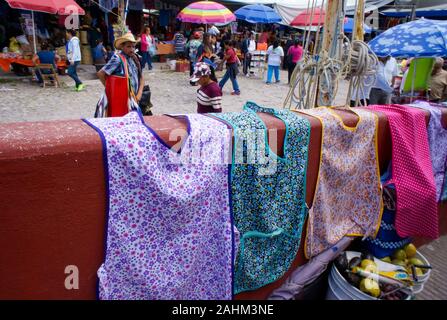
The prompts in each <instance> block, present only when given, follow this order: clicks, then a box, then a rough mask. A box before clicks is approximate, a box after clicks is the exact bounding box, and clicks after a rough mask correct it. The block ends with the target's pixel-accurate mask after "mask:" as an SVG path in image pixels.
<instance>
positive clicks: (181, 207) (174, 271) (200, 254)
mask: <svg viewBox="0 0 447 320" xmlns="http://www.w3.org/2000/svg"><path fill="white" fill-rule="evenodd" d="M185 117H186V118H187V120H188V122H189V125H188V131H189V135H188V136H187V137H186V138H185V139H183V140H184V141H182V142H181V143H182V146H181V149H180V151H179V152H175V151H173V150H172V149H171V148H170V147H169V146H167V145H166V144H165V143H164V142H163V141H162V140H161V139H160V137H159V136H158V135H157V134H156V133H155V132H154V131H153V130H152V129H151V128H149V127H148V126H146V125H145V124H144V122H143V118H142V116H141V115H140V114H139V113H137V112H130V113H129V114H128V115H126V116H125V117H122V118H101V119H90V120H85V121H86V122H87V123H88V124H89V125H90V126H92V127H93V128H94V129H95V130H96V131H97V132H98V133H99V135H100V136H101V138H102V141H103V148H104V151H105V161H106V163H105V165H106V169H107V170H106V176H107V177H108V178H107V194H108V223H107V240H106V254H105V261H104V263H103V264H102V265H101V267H100V268H99V270H98V277H99V295H100V298H101V299H145V300H155V299H157V300H158V299H163V300H173V299H182V300H197V299H203V300H204V299H218V300H220V299H232V274H233V259H232V258H233V255H234V252H233V251H234V246H233V241H234V239H233V232H232V230H233V228H232V217H231V211H230V200H229V165H228V161H226V160H227V159H226V158H225V157H226V156H227V155H228V152H229V150H228V149H229V146H230V143H231V130H229V129H228V128H227V127H226V126H225V125H224V124H223V123H221V122H220V121H218V120H215V119H212V118H208V117H204V116H201V115H187V116H185ZM197 155H199V157H197ZM200 156H201V157H200Z"/></svg>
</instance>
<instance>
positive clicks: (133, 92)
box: [97, 33, 144, 103]
mask: <svg viewBox="0 0 447 320" xmlns="http://www.w3.org/2000/svg"><path fill="white" fill-rule="evenodd" d="M136 43H137V41H136V39H135V37H134V36H133V34H132V33H127V34H125V35H124V36H121V37H119V38H117V39H116V40H115V43H114V46H115V48H116V49H117V50H120V51H119V52H117V53H115V54H114V55H113V57H112V58H111V59H110V61H109V62H107V64H106V65H105V66H104V67H103V68H102V69H101V70H100V71H99V72H98V73H97V75H98V78H99V80H100V81H101V82H102V84H103V85H104V86H105V85H106V80H107V77H108V76H111V75H118V76H123V75H125V74H126V70H124V66H125V64H124V63H123V62H124V60H125V62H126V65H127V73H128V76H129V82H130V86H129V88H128V90H129V92H128V95H129V96H130V97H132V98H134V100H135V102H137V103H138V102H139V101H140V99H141V96H142V94H143V87H144V78H143V72H142V67H141V64H140V60H139V58H138V56H137V55H136V54H135V45H136ZM117 90H119V89H118V88H117ZM107 98H108V99H110V98H111V97H107Z"/></svg>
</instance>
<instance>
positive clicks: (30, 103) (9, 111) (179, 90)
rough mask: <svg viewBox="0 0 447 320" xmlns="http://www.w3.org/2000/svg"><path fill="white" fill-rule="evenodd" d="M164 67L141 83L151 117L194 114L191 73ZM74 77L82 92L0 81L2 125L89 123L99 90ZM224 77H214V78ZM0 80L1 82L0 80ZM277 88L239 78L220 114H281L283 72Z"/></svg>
mask: <svg viewBox="0 0 447 320" xmlns="http://www.w3.org/2000/svg"><path fill="white" fill-rule="evenodd" d="M164 67H165V64H155V70H154V71H151V72H149V71H147V70H146V71H145V72H144V77H145V82H146V83H147V84H149V85H150V87H151V90H152V103H153V105H154V108H153V113H154V114H163V113H194V112H195V111H196V108H197V105H196V102H195V96H196V90H197V88H198V87H192V86H190V85H189V81H188V78H189V73H178V72H173V71H170V70H166V69H163V68H164ZM80 69H81V70H79V71H78V74H79V76H80V78H81V80H83V82H84V83H85V84H86V89H85V91H82V92H75V91H74V82H73V81H72V80H71V78H69V77H68V76H62V77H60V78H61V79H62V81H63V82H64V83H65V85H64V87H63V88H51V87H49V88H40V87H39V86H38V84H37V83H31V82H30V80H28V79H21V80H11V81H9V80H0V122H20V121H45V120H61V119H81V118H90V117H93V114H94V112H95V106H96V103H97V101H98V100H99V97H100V95H101V93H102V92H103V86H102V84H101V83H100V82H99V80H98V79H96V77H95V70H94V67H93V66H81V67H80ZM221 76H223V73H217V77H218V78H219V79H220V77H221ZM0 79H2V77H1V75H0ZM280 79H281V82H280V83H277V84H270V85H267V84H265V83H264V81H263V80H262V79H260V78H259V77H253V78H246V77H244V76H239V77H238V81H239V86H240V88H241V95H240V96H232V95H231V94H230V93H231V91H232V86H231V81H228V82H227V84H226V85H225V87H224V90H223V91H224V96H223V111H224V112H230V111H240V110H242V107H243V106H244V103H245V102H246V101H249V100H251V101H254V102H256V103H258V104H260V105H264V106H270V107H276V108H282V105H283V102H284V99H285V98H286V96H287V93H288V90H289V87H288V85H287V84H286V83H287V72H286V71H281V75H280ZM345 88H346V84H345V83H342V84H341V86H340V90H339V95H338V98H337V100H336V102H337V104H341V103H343V100H344V99H345V97H344V96H343V95H345V92H346V90H345Z"/></svg>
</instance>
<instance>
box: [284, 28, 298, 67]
mask: <svg viewBox="0 0 447 320" xmlns="http://www.w3.org/2000/svg"><path fill="white" fill-rule="evenodd" d="M294 43H295V35H293V34H290V35H289V36H288V37H287V41H286V43H285V44H284V48H283V49H284V52H285V53H287V52H289V48H290V47H291V46H293V44H294ZM286 57H287V54H286ZM288 62H289V61H288V59H284V61H283V65H282V68H283V70H288Z"/></svg>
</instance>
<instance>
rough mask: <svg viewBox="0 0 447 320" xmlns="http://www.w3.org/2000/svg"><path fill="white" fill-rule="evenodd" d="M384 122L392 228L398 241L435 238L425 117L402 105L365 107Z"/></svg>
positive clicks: (434, 215) (436, 212)
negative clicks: (387, 128) (392, 200)
mask: <svg viewBox="0 0 447 320" xmlns="http://www.w3.org/2000/svg"><path fill="white" fill-rule="evenodd" d="M367 108H368V109H369V110H374V111H379V112H382V113H384V114H385V115H386V116H387V118H388V123H389V126H390V130H391V139H392V169H391V170H392V172H391V175H392V178H391V180H390V182H389V183H394V184H395V186H396V198H397V206H396V220H395V226H396V230H397V233H398V235H399V236H400V237H428V238H433V239H434V238H437V237H438V236H439V230H438V211H437V201H436V186H435V179H434V175H433V168H432V163H431V159H430V148H429V145H428V136H427V127H426V124H425V113H424V111H422V110H418V109H415V108H411V107H406V106H402V105H387V106H368V107H367Z"/></svg>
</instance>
